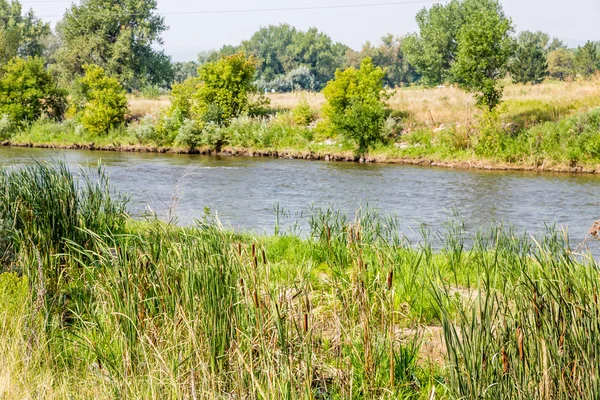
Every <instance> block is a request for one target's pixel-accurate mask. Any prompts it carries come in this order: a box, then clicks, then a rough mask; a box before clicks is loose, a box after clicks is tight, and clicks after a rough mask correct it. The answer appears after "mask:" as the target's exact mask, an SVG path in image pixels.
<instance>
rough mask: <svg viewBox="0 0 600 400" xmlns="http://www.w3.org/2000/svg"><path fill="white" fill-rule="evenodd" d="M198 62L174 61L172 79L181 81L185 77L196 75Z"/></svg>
mask: <svg viewBox="0 0 600 400" xmlns="http://www.w3.org/2000/svg"><path fill="white" fill-rule="evenodd" d="M199 66H200V64H198V63H197V62H196V61H187V62H176V63H173V81H174V82H176V83H181V82H183V81H185V80H186V79H187V78H193V77H196V76H198V67H199Z"/></svg>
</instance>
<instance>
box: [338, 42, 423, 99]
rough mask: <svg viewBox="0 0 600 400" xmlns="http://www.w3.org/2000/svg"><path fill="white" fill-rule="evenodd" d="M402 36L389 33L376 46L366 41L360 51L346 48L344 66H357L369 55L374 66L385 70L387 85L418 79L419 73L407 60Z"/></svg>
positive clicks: (391, 85)
mask: <svg viewBox="0 0 600 400" xmlns="http://www.w3.org/2000/svg"><path fill="white" fill-rule="evenodd" d="M404 41H405V38H403V37H395V36H393V35H391V34H388V35H386V36H384V37H383V38H382V39H381V44H380V45H379V46H377V47H374V46H373V45H371V43H370V42H367V43H366V44H365V45H364V46H363V48H362V49H361V51H360V52H356V51H354V50H352V49H348V51H347V52H346V66H348V67H354V68H359V67H360V63H361V61H362V60H363V59H364V58H365V57H371V58H372V59H373V64H374V65H375V66H378V67H381V68H383V69H384V70H385V79H384V84H385V85H386V86H388V87H396V86H400V85H401V84H411V83H414V82H416V81H417V80H419V78H420V75H419V74H418V73H417V72H416V71H415V68H414V67H413V66H412V65H411V64H410V63H409V62H408V59H407V58H406V55H405V51H404Z"/></svg>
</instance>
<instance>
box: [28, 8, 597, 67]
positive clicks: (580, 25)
mask: <svg viewBox="0 0 600 400" xmlns="http://www.w3.org/2000/svg"><path fill="white" fill-rule="evenodd" d="M403 1H406V2H407V3H406V4H397V5H387V6H377V7H357V8H337V9H319V10H302V11H298V10H296V11H269V12H246V13H224V14H193V12H202V11H213V10H248V9H265V8H266V9H269V8H289V7H311V6H317V7H318V6H337V5H351V4H377V3H379V4H381V3H389V2H403ZM409 1H411V0H323V1H317V0H306V1H297V0H296V1H292V0H255V1H244V0H221V1H205V0H197V1H195V0H158V4H159V12H160V13H164V14H165V19H166V23H167V25H168V26H169V27H170V29H169V30H168V31H167V32H165V33H164V35H163V37H164V40H165V50H166V52H167V54H169V55H171V56H172V57H173V59H174V60H175V61H185V60H192V59H195V58H196V54H197V53H198V52H199V51H202V50H210V49H217V48H219V47H221V46H222V45H224V44H238V43H240V42H241V41H242V40H243V39H246V38H248V37H250V36H251V35H252V33H253V32H255V31H256V30H257V29H258V28H259V27H260V26H265V25H269V24H279V23H282V22H287V23H289V24H291V25H293V26H296V27H298V28H301V29H306V28H309V27H311V26H316V27H317V28H318V29H320V30H322V31H324V32H326V33H327V34H329V35H330V36H331V37H332V38H333V39H334V40H335V41H340V42H343V43H345V44H347V45H349V46H350V47H353V48H355V49H358V48H360V47H361V46H362V44H363V43H364V42H365V41H367V40H369V41H371V42H378V40H379V38H380V37H381V36H383V35H384V34H386V33H388V32H389V33H393V34H395V35H401V34H405V33H408V32H414V31H415V30H416V23H415V18H414V17H415V14H416V13H417V11H419V10H420V9H421V8H423V7H425V6H430V5H431V4H433V2H432V3H429V4H425V3H419V4H415V3H408V2H409ZM412 1H419V0H412ZM501 1H502V4H503V6H504V10H505V11H506V13H507V14H508V15H509V16H511V17H512V18H513V21H514V23H515V25H516V27H517V30H542V31H545V32H548V33H549V34H550V35H552V36H558V37H560V38H561V39H565V40H567V41H568V42H569V43H571V44H579V43H580V42H584V41H585V40H588V39H593V40H600V0H569V1H565V0H501ZM22 3H23V5H24V7H25V8H29V7H31V8H33V9H34V10H35V12H36V14H38V15H39V16H40V17H42V18H43V19H45V20H48V21H51V22H56V21H57V20H58V19H60V17H59V16H60V15H62V14H63V13H64V10H65V9H66V8H67V7H68V6H69V5H70V4H71V1H64V2H61V1H60V0H30V1H26V0H24V1H22ZM186 13H187V14H186Z"/></svg>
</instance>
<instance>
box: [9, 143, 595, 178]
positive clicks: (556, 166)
mask: <svg viewBox="0 0 600 400" xmlns="http://www.w3.org/2000/svg"><path fill="white" fill-rule="evenodd" d="M0 145H1V146H4V147H23V148H41V149H60V150H89V151H113V152H125V153H159V154H197V155H207V156H227V157H270V158H280V159H297V160H317V161H329V162H358V163H383V164H398V165H418V166H423V167H436V168H449V169H464V170H472V169H476V170H488V171H528V172H552V173H571V174H573V173H575V174H598V173H600V161H599V162H598V163H584V164H583V165H581V163H577V164H576V165H573V163H569V164H567V163H564V162H563V163H560V162H558V163H556V162H548V161H544V162H541V163H538V164H537V165H523V164H514V163H506V162H501V161H494V160H486V159H479V158H475V157H474V156H469V155H468V154H457V155H455V156H456V157H457V158H459V159H454V160H452V159H451V160H448V159H439V158H430V157H415V158H409V157H404V158H394V157H388V156H386V155H383V154H379V155H366V156H362V157H361V156H357V155H355V154H354V153H352V152H351V151H345V152H342V153H332V152H327V151H321V152H318V153H314V152H310V151H302V150H253V149H246V148H230V147H225V148H222V149H221V150H220V151H216V150H215V149H211V148H209V147H204V148H194V149H191V148H185V147H169V146H153V145H149V146H148V145H114V144H96V143H73V144H64V143H22V142H12V141H3V142H0ZM469 157H472V158H469Z"/></svg>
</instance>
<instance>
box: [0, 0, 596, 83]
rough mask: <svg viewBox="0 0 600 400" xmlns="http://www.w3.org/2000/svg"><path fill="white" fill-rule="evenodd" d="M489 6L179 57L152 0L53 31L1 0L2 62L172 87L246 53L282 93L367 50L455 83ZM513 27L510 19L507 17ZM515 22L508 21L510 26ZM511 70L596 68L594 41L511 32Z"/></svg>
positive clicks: (406, 75)
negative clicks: (391, 28)
mask: <svg viewBox="0 0 600 400" xmlns="http://www.w3.org/2000/svg"><path fill="white" fill-rule="evenodd" d="M482 7H483V8H485V7H487V8H494V7H496V8H497V9H498V10H499V12H502V9H501V6H500V5H499V3H498V2H497V1H496V0H481V1H470V2H469V1H459V0H453V1H451V2H450V3H448V4H446V5H439V4H438V5H434V6H432V7H431V8H429V9H427V8H425V9H423V10H422V11H420V12H419V13H418V14H417V16H416V19H417V22H418V24H419V32H418V33H414V34H409V35H405V36H394V35H392V34H388V35H386V36H384V37H383V38H382V39H381V41H380V43H378V44H372V43H369V42H367V43H366V44H365V45H364V46H363V48H362V49H361V50H360V51H355V50H353V49H351V48H350V47H348V46H346V45H344V44H342V43H336V42H334V41H333V40H332V39H331V37H329V36H328V35H326V34H325V33H323V32H320V31H318V30H317V29H316V28H311V29H309V30H308V31H301V30H298V29H296V28H294V27H292V26H290V25H288V24H281V25H270V26H267V27H263V28H260V29H259V30H258V31H257V32H256V33H255V34H254V35H252V37H250V38H249V39H248V40H245V41H243V42H242V43H241V44H239V45H227V46H224V47H222V48H221V49H220V50H218V51H209V52H202V53H200V54H199V56H198V59H197V60H196V61H190V62H183V63H181V62H176V63H173V62H172V61H171V59H170V58H169V57H168V56H167V55H166V54H165V53H164V52H163V51H158V50H156V48H157V47H158V46H157V45H160V44H162V39H161V35H162V33H163V32H164V31H165V30H166V29H167V26H166V25H165V22H164V18H163V17H162V16H160V15H159V14H158V13H157V3H156V0H127V1H120V2H114V1H111V0H82V1H81V2H80V4H74V5H72V6H71V7H70V8H69V9H67V11H66V12H65V14H64V17H63V19H62V20H61V21H60V22H59V23H58V24H57V25H56V28H55V29H54V31H52V29H51V28H50V25H49V24H48V23H47V22H44V21H42V20H41V19H40V18H38V17H36V16H35V14H34V13H33V11H27V12H24V10H23V9H22V6H21V4H20V3H19V2H18V1H7V0H0V64H2V65H5V64H7V63H8V61H9V60H11V59H12V58H14V57H21V58H26V57H31V56H39V57H43V58H44V60H45V63H46V65H47V67H48V69H49V70H50V71H51V72H52V74H53V75H55V76H57V77H59V78H60V80H61V81H62V82H63V83H64V84H70V83H72V82H73V80H74V79H73V78H74V77H75V76H81V75H83V73H84V66H85V65H87V64H94V65H98V66H100V67H102V68H103V69H104V70H105V71H106V73H107V75H108V76H111V77H115V78H117V79H118V80H119V82H120V83H121V84H122V85H123V86H124V87H125V88H126V89H127V90H129V91H132V90H142V89H144V88H149V87H153V88H166V89H168V88H170V87H171V85H172V83H173V82H182V81H184V80H185V79H186V78H188V77H190V76H195V75H196V74H197V69H198V67H199V66H200V65H202V64H205V63H207V62H211V61H215V60H217V59H219V58H221V57H223V56H228V55H232V54H235V53H238V52H244V53H245V54H246V55H249V56H253V57H254V58H255V59H256V62H257V76H256V84H257V86H258V87H259V89H261V90H275V91H280V92H285V91H293V90H321V89H323V88H324V87H325V85H326V84H327V82H328V81H330V80H331V79H333V77H334V74H335V71H336V70H337V69H344V68H347V67H355V68H357V67H358V66H359V65H360V63H361V61H362V60H363V59H364V58H366V57H370V58H371V59H372V60H373V63H374V65H375V66H378V67H382V68H384V69H385V72H386V74H385V78H384V83H385V85H386V86H388V87H397V86H402V85H412V84H415V83H420V84H425V85H430V86H433V85H440V84H444V83H458V82H455V79H453V77H452V73H451V67H452V65H453V63H454V61H455V59H456V56H457V55H456V51H457V35H458V32H459V31H460V29H461V26H462V25H463V24H464V22H465V21H466V20H467V19H468V18H469V15H471V14H472V12H474V11H473V10H476V9H480V8H482ZM511 26H512V25H511ZM511 29H512V28H511ZM511 40H512V41H513V43H512V47H511V54H510V63H509V64H510V68H509V72H510V76H511V77H512V79H513V80H514V81H516V82H524V83H527V82H531V83H537V82H540V81H542V80H543V79H545V78H546V77H547V76H550V77H552V78H555V79H560V80H568V79H574V78H576V77H578V76H580V77H587V76H590V75H592V74H594V73H595V72H596V71H597V70H598V69H600V43H598V42H591V41H590V42H588V43H587V44H586V45H585V46H581V47H579V48H577V49H569V48H567V46H566V45H565V44H564V43H563V42H561V41H560V40H559V39H557V38H550V36H548V35H547V34H545V33H543V32H529V31H525V32H521V33H519V34H514V33H513V34H512V37H511Z"/></svg>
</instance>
